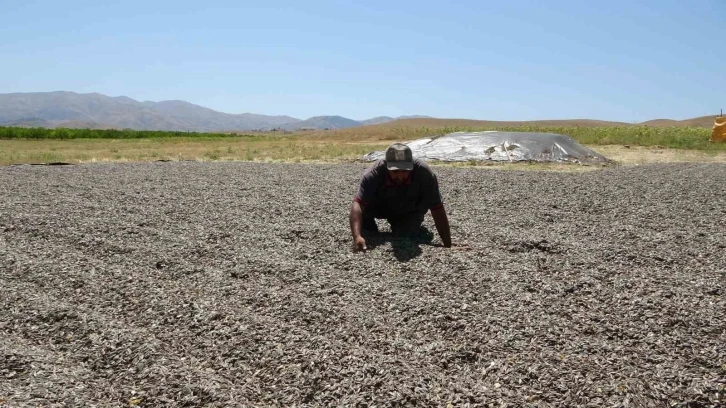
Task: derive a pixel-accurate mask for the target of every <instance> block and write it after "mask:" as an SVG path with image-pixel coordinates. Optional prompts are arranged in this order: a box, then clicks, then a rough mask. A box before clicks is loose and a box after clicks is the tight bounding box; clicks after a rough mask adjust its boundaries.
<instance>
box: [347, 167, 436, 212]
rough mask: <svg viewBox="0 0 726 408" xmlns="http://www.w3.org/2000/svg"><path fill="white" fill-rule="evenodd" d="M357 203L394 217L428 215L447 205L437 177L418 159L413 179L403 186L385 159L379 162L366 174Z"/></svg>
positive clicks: (356, 198) (412, 173)
mask: <svg viewBox="0 0 726 408" xmlns="http://www.w3.org/2000/svg"><path fill="white" fill-rule="evenodd" d="M355 201H357V202H359V203H360V204H361V205H365V206H371V207H373V208H375V209H376V212H378V213H383V214H388V215H391V216H396V215H405V214H410V213H422V214H425V213H426V212H427V211H428V210H435V209H438V208H440V207H442V206H443V205H444V204H443V200H442V199H441V193H440V192H439V182H438V179H437V178H436V174H434V172H433V171H432V170H431V168H430V167H429V166H428V165H427V164H426V163H425V162H423V161H420V160H418V159H414V161H413V170H411V172H410V175H409V178H408V179H407V180H406V182H404V183H403V185H400V186H399V185H397V184H395V183H394V181H393V179H391V176H390V175H389V174H388V169H387V168H386V162H385V160H379V161H377V162H376V163H375V164H373V165H372V166H371V167H370V168H369V169H368V170H366V172H365V173H364V174H363V177H362V179H361V182H360V187H359V188H358V194H356V196H355Z"/></svg>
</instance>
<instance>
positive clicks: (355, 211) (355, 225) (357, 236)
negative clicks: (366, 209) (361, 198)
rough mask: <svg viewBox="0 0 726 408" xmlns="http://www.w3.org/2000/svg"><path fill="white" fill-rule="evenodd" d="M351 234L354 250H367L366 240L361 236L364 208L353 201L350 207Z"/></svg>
mask: <svg viewBox="0 0 726 408" xmlns="http://www.w3.org/2000/svg"><path fill="white" fill-rule="evenodd" d="M348 218H349V220H350V233H351V235H353V249H355V250H356V251H365V250H366V240H365V239H364V238H363V236H362V235H361V228H362V224H363V207H361V205H360V203H358V201H353V204H352V205H351V206H350V215H349V217H348Z"/></svg>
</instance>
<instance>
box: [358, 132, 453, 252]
mask: <svg viewBox="0 0 726 408" xmlns="http://www.w3.org/2000/svg"><path fill="white" fill-rule="evenodd" d="M429 210H431V215H432V216H433V218H434V223H435V224H436V230H437V231H438V232H439V236H440V237H441V240H442V241H443V243H444V246H445V247H447V248H450V247H451V231H450V229H449V219H448V217H447V216H446V210H444V203H443V200H442V199H441V193H440V192H439V183H438V180H437V178H436V174H434V172H433V171H432V170H431V168H430V167H429V166H428V165H427V164H426V163H424V162H423V161H421V160H418V159H414V158H413V154H412V153H411V149H410V148H409V147H408V146H406V145H404V144H401V143H394V144H392V145H391V146H390V147H389V148H388V149H387V150H386V158H385V159H384V160H379V161H377V162H376V163H375V164H373V165H372V166H371V167H370V168H369V169H368V170H366V172H365V173H364V174H363V177H362V179H361V182H360V187H359V188H358V193H357V194H356V196H355V198H354V200H353V204H352V206H351V208H350V217H349V218H350V231H351V233H352V234H353V249H354V250H355V251H365V250H366V249H367V248H366V241H365V239H364V238H363V236H362V235H361V232H362V230H366V231H370V232H373V233H377V232H378V226H377V225H376V218H378V219H386V220H387V221H388V222H389V223H390V224H391V231H392V232H393V234H394V235H396V236H415V235H417V234H419V232H420V231H421V225H422V224H423V220H424V216H425V215H426V213H427V212H428V211H429Z"/></svg>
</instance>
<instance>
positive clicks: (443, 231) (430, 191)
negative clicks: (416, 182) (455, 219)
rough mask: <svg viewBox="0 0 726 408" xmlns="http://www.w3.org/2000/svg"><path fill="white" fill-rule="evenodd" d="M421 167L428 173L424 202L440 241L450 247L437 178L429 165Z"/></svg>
mask: <svg viewBox="0 0 726 408" xmlns="http://www.w3.org/2000/svg"><path fill="white" fill-rule="evenodd" d="M423 167H425V168H426V170H427V171H428V173H429V178H428V181H427V182H426V187H425V193H424V194H425V198H424V202H425V203H426V206H427V207H428V208H429V210H430V211H431V216H432V217H433V218H434V224H435V225H436V230H437V231H438V232H439V236H440V237H441V241H443V243H444V246H445V247H447V248H451V228H450V227H449V217H448V216H447V215H446V209H445V208H444V200H443V198H442V197H441V191H440V190H439V179H438V177H436V174H435V173H434V172H433V171H432V170H431V168H430V167H428V166H423Z"/></svg>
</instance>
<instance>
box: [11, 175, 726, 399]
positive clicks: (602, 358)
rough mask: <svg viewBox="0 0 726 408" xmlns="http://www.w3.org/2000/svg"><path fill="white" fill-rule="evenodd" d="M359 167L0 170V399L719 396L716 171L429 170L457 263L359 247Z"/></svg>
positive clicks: (434, 247)
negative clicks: (438, 188) (354, 228)
mask: <svg viewBox="0 0 726 408" xmlns="http://www.w3.org/2000/svg"><path fill="white" fill-rule="evenodd" d="M363 168H364V167H363V166H362V165H292V164H253V163H196V162H175V163H146V164H95V165H79V166H57V167H40V166H20V167H4V168H0V190H1V191H2V192H3V193H2V194H1V195H0V284H1V286H2V290H1V291H0V406H1V405H3V403H4V404H5V405H7V406H9V407H25V406H33V407H37V406H68V407H79V406H99V407H118V406H143V407H159V406H220V407H221V406H251V405H257V406H293V405H295V406H330V405H333V406H414V405H416V406H440V407H446V406H456V407H458V406H503V405H506V406H524V405H528V406H593V407H594V406H598V407H601V406H680V407H685V406H689V407H716V406H722V404H724V401H725V399H726V396H725V391H724V386H725V385H726V323H725V322H726V300H725V298H724V293H725V291H726V283H725V281H726V276H725V273H726V272H725V270H726V194H724V180H726V165H723V164H668V165H649V166H638V167H615V168H608V169H604V170H602V171H594V172H580V173H564V172H562V173H560V172H519V171H497V170H483V169H462V168H458V169H455V168H438V169H437V171H438V172H439V178H440V181H441V183H442V192H443V195H444V198H445V200H446V203H447V208H448V211H449V215H450V219H451V222H452V225H453V226H452V232H453V236H454V240H455V242H457V243H460V244H461V243H466V244H469V245H470V246H471V250H469V251H466V250H450V249H445V248H442V247H440V246H438V243H439V242H440V241H439V239H438V235H436V234H435V236H434V239H433V241H432V242H429V243H427V242H425V241H423V242H420V241H417V242H410V241H398V240H392V239H391V238H390V237H388V236H387V235H385V234H384V236H382V237H379V238H377V239H370V240H369V244H370V245H371V246H372V247H374V248H373V249H372V250H371V251H369V252H368V253H365V254H354V253H351V252H350V250H349V248H350V238H349V231H348V226H347V210H348V207H349V204H350V202H351V198H352V196H353V194H354V192H355V190H356V183H357V181H358V177H359V176H360V173H361V171H362V170H363ZM426 224H427V225H428V226H429V227H430V228H431V230H432V231H434V232H435V229H434V228H433V226H432V221H431V218H430V216H427V219H426ZM381 225H382V226H383V225H384V224H381ZM384 229H385V228H384Z"/></svg>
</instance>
